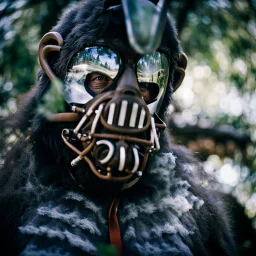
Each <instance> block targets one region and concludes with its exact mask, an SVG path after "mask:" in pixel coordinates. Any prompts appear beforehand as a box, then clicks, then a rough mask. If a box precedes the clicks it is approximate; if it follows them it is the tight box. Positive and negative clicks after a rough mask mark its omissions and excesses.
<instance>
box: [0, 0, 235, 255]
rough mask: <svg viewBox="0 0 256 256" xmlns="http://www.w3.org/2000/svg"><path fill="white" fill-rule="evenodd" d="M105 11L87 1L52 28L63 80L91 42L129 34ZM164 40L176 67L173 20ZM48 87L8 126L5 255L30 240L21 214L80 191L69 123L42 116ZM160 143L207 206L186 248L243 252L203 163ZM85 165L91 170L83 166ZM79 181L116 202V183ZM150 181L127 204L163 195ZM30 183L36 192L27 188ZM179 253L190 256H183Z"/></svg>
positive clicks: (1, 202)
mask: <svg viewBox="0 0 256 256" xmlns="http://www.w3.org/2000/svg"><path fill="white" fill-rule="evenodd" d="M102 12H103V6H102V1H98V0H97V1H96V0H93V1H86V3H84V4H81V6H78V7H76V8H73V9H72V10H70V11H68V12H67V13H66V14H65V15H64V16H63V18H62V19H61V20H60V22H59V23H58V25H57V26H56V27H55V28H53V31H57V32H59V33H60V34H61V35H62V37H63V39H64V46H63V48H62V50H61V53H60V54H55V55H53V56H52V59H51V64H52V67H53V69H54V72H55V73H56V74H57V75H58V76H59V77H60V78H62V79H63V78H64V75H65V73H66V70H67V65H68V63H69V61H70V60H71V58H72V57H73V55H74V54H75V53H76V52H77V51H79V50H80V49H82V48H83V47H84V45H85V44H92V43H93V42H94V41H95V40H96V39H98V38H100V37H116V36H118V37H120V35H119V32H120V31H124V26H123V24H121V25H120V24H111V17H110V16H111V15H109V14H105V13H102ZM113 26H115V27H113ZM110 28H111V29H110ZM113 31H117V34H115V33H112V32H113ZM120 33H121V32H120ZM123 37H125V34H124V35H123ZM163 42H165V43H166V45H168V47H169V48H168V52H169V57H170V60H171V63H172V65H173V67H175V65H176V62H177V60H178V57H179V54H180V46H179V44H178V41H177V35H176V31H175V29H174V28H173V25H172V23H171V22H170V21H169V23H168V26H167V27H166V31H165V33H164V38H163ZM49 85H50V82H49V79H48V77H47V76H46V75H45V74H44V72H43V71H40V72H39V75H38V84H37V86H36V88H34V89H33V90H32V91H31V92H30V93H29V94H28V95H27V96H26V99H25V101H24V102H25V103H23V105H22V106H21V107H20V108H19V110H18V113H17V114H16V115H15V116H14V117H13V118H12V119H10V120H9V121H8V123H7V124H8V125H9V126H11V127H12V128H13V129H14V130H16V129H19V130H21V132H22V135H21V136H20V138H19V139H18V141H17V143H16V144H15V145H14V146H13V147H12V149H11V150H10V152H9V153H8V154H7V156H6V159H5V164H4V166H3V167H2V169H1V175H0V190H1V191H0V220H1V228H0V232H1V234H0V241H1V248H2V251H3V250H4V249H6V250H7V251H9V253H8V255H16V254H19V253H20V252H21V251H22V250H23V249H24V248H25V246H26V243H27V240H26V239H23V238H21V237H20V235H18V234H19V232H18V227H19V226H20V225H21V218H22V216H26V218H27V219H29V217H31V216H33V214H34V212H35V210H36V209H37V207H38V206H39V205H40V204H41V203H42V202H47V200H49V198H51V197H52V195H55V194H56V193H57V192H56V191H58V190H64V191H79V188H78V187H77V186H76V184H75V183H74V182H73V180H72V179H71V178H70V175H69V173H68V171H69V168H71V167H69V166H70V160H72V159H73V158H74V154H73V153H72V152H71V151H70V150H69V149H68V148H67V147H66V146H65V145H64V143H63V141H62V140H61V138H60V131H61V129H62V127H63V126H62V125H56V124H54V125H53V124H49V123H47V122H46V121H45V120H44V119H43V118H42V117H40V116H38V115H37V114H36V113H35V108H36V106H37V104H38V103H39V102H40V99H41V98H42V96H43V94H44V93H45V91H47V90H48V88H49ZM171 92H172V89H171V86H169V87H168V89H167V92H166V95H165V98H164V101H163V105H162V109H161V113H162V115H163V113H164V112H165V110H166V107H167V106H168V105H169V103H170V98H171V97H170V96H171ZM167 141H168V143H167ZM161 145H162V149H161V152H162V153H165V152H170V151H171V152H172V153H173V155H174V156H176V167H175V176H176V177H179V178H181V179H182V180H185V181H187V182H188V183H189V184H190V185H191V187H190V188H189V191H190V193H192V194H194V195H195V196H196V197H198V198H201V199H202V200H203V201H204V205H203V206H202V207H201V208H199V209H196V208H193V209H191V210H190V211H189V214H184V215H182V216H180V219H181V222H182V223H183V224H184V226H186V227H187V228H188V229H189V227H190V226H194V227H195V230H194V234H193V235H189V236H187V237H186V238H183V243H184V244H185V245H186V246H187V247H188V248H189V249H190V250H191V252H192V253H193V254H194V255H232V256H233V255H236V253H235V246H234V243H233V238H232V235H231V233H230V227H229V220H228V218H227V217H226V216H228V214H227V212H226V211H225V209H224V206H223V204H222V202H221V201H220V198H218V196H217V195H216V194H214V192H212V191H209V190H207V189H206V188H205V187H204V186H202V185H201V181H202V180H203V179H205V177H204V175H203V171H202V170H201V167H200V164H199V163H198V162H197V161H196V160H195V159H194V158H193V157H192V155H191V154H190V153H189V152H188V151H187V150H186V149H184V148H181V147H177V146H175V145H173V144H172V142H171V141H170V138H169V135H167V133H166V134H165V135H164V136H162V143H161ZM186 163H187V164H190V165H191V166H194V167H195V168H194V169H193V171H188V170H187V169H185V168H184V164H186ZM80 168H81V167H80ZM83 168H86V167H85V166H82V169H83ZM78 172H79V170H78ZM80 176H85V179H86V180H87V181H88V180H89V182H88V183H86V186H87V188H88V195H90V198H91V199H93V200H94V201H95V202H99V203H100V202H101V201H102V198H104V200H105V201H106V202H108V201H109V200H110V199H111V196H112V194H111V192H109V193H108V195H107V196H105V193H102V190H103V189H107V190H108V191H111V190H110V188H111V189H112V188H113V186H112V185H111V186H110V187H109V185H108V184H105V183H104V182H99V181H98V180H97V179H96V178H95V177H94V175H93V174H92V173H91V172H86V173H85V174H84V173H82V172H81V173H80ZM148 177H149V176H147V172H145V177H143V178H142V181H141V182H140V183H139V184H137V185H136V186H135V187H133V188H132V189H131V190H129V191H127V192H125V193H124V195H123V198H124V202H126V201H129V202H133V201H136V200H137V198H138V197H141V198H143V196H144V195H145V196H147V191H151V190H150V189H152V187H153V188H154V189H155V190H161V184H158V183H157V181H153V180H152V181H150V180H149V179H148ZM147 182H149V183H147ZM150 182H152V183H150ZM154 182H156V183H155V184H154ZM30 185H31V186H32V187H33V189H29V188H28V186H30ZM99 188H100V189H99ZM116 189H118V187H114V188H113V193H114V192H115V190H116ZM154 189H153V190H152V191H154ZM92 192H93V193H92ZM170 193H173V192H172V191H170ZM23 219H24V217H23ZM22 221H23V220H22ZM145 221H147V220H146V219H145ZM121 229H122V225H121ZM121 231H122V230H121ZM159 241H160V238H159ZM99 242H104V241H99ZM173 243H175V241H174V240H173ZM45 246H47V244H46V245H45ZM127 246H128V245H125V247H127ZM170 246H172V242H170ZM128 250H129V249H128ZM75 255H78V254H75ZM173 255H186V254H182V252H180V254H179V253H176V254H173Z"/></svg>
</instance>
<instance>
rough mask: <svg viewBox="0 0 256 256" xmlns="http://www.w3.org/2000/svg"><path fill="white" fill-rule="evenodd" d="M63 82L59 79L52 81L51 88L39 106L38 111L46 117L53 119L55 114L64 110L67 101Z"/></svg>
mask: <svg viewBox="0 0 256 256" xmlns="http://www.w3.org/2000/svg"><path fill="white" fill-rule="evenodd" d="M63 91H64V89H63V84H62V82H61V81H60V80H59V79H54V80H52V81H51V87H50V90H48V91H47V92H46V93H45V94H44V96H43V99H42V102H41V104H39V105H38V107H37V113H38V114H41V115H42V116H44V117H45V118H46V119H51V117H52V115H53V114H56V113H61V112H64V110H65V101H64V96H63Z"/></svg>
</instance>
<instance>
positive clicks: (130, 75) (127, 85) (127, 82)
mask: <svg viewBox="0 0 256 256" xmlns="http://www.w3.org/2000/svg"><path fill="white" fill-rule="evenodd" d="M116 91H117V92H119V93H120V94H124V95H131V96H138V97H141V91H140V88H139V84H138V81H137V77H136V75H135V71H134V69H133V68H132V67H131V66H126V67H125V71H124V73H123V74H122V76H121V78H120V80H119V83H118V85H117V88H116Z"/></svg>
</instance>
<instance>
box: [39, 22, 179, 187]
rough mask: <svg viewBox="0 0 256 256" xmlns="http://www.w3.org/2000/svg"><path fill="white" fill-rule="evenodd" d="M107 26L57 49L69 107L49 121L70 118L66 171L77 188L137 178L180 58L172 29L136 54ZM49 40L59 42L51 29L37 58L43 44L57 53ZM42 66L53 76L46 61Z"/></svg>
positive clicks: (152, 146)
mask: <svg viewBox="0 0 256 256" xmlns="http://www.w3.org/2000/svg"><path fill="white" fill-rule="evenodd" d="M115 22H116V21H115ZM120 24H121V25H120V27H118V26H119V25H118V26H117V27H118V29H119V30H120V28H122V30H120V31H123V29H124V23H122V22H121V23H120ZM112 26H113V23H111V22H110V23H109V25H108V27H107V28H106V29H105V32H104V33H103V35H102V36H101V37H100V38H98V39H96V40H95V41H93V42H92V43H90V44H86V38H84V39H85V41H84V44H83V45H82V44H81V46H80V47H79V49H78V50H77V51H76V52H75V53H74V50H73V49H72V46H73V44H72V43H70V42H68V41H67V42H66V43H68V47H69V49H70V51H72V52H73V53H72V56H70V55H69V54H68V51H67V49H68V47H67V46H65V45H64V46H65V47H64V48H63V49H64V51H63V52H61V54H62V55H63V56H66V58H68V59H69V62H68V65H67V69H66V73H65V75H64V76H63V77H64V97H65V100H66V102H67V103H68V104H69V105H70V106H71V108H72V111H73V112H75V113H74V114H73V115H72V113H61V115H60V116H61V118H58V117H59V116H58V115H56V116H54V117H53V120H55V121H61V122H63V121H64V122H68V123H70V122H72V128H70V125H67V126H66V127H67V128H64V129H63V130H62V132H61V137H62V139H63V141H64V143H65V144H66V145H67V146H68V147H69V148H70V149H71V150H72V151H73V152H75V154H77V157H75V158H73V160H72V161H71V160H70V159H68V158H66V159H68V161H70V162H71V165H72V166H73V167H74V168H73V171H71V172H72V177H73V178H74V179H75V180H76V181H78V183H79V184H80V185H81V186H83V187H88V186H90V184H95V183H97V182H98V181H99V180H101V181H103V183H104V182H109V181H110V182H112V183H113V182H114V183H115V184H116V183H119V184H120V183H122V184H124V183H131V182H132V183H133V182H134V181H136V180H138V178H139V177H141V176H142V174H143V171H144V169H145V167H146V164H147V161H148V158H149V156H150V155H151V154H152V153H153V152H155V151H158V150H159V149H160V143H159V136H160V132H161V131H162V130H163V129H164V128H165V124H164V123H163V121H161V119H160V118H159V117H158V116H157V114H158V112H159V109H160V107H161V104H162V100H163V98H164V96H165V91H166V89H167V88H168V87H169V88H168V90H169V92H170V85H171V82H170V81H171V80H172V73H173V71H174V69H175V66H176V60H177V57H178V56H179V44H178V41H177V39H176V37H175V35H173V34H171V36H167V37H165V38H164V40H162V43H161V44H160V46H159V48H158V49H157V50H156V51H155V52H152V53H150V54H147V55H140V54H138V53H137V52H136V51H134V50H133V49H132V48H131V47H130V44H129V43H128V40H127V35H126V34H125V33H121V32H120V33H119V32H118V31H117V29H115V30H113V28H112ZM114 26H116V25H114ZM117 27H116V28H117ZM113 31H117V32H115V33H113ZM54 39H55V41H57V43H58V45H61V44H62V42H63V41H62V38H61V35H60V34H58V33H57V32H54V33H50V35H46V36H45V37H44V38H43V39H42V40H41V43H40V45H41V46H40V47H41V48H40V49H41V50H39V55H40V60H41V63H43V64H44V61H45V60H44V55H43V53H44V47H45V46H46V45H47V51H46V53H47V55H46V57H47V56H48V49H49V48H52V49H54V51H56V44H52V42H53V40H54ZM79 40H80V41H82V40H81V37H79ZM49 43H50V44H52V45H49ZM172 53H173V55H172ZM61 57H62V56H61ZM59 63H60V62H59ZM42 67H43V69H44V71H45V72H46V74H47V75H48V77H49V78H51V77H52V73H51V72H49V69H48V67H49V66H47V65H42ZM70 162H69V163H70ZM92 173H93V175H91V174H92ZM92 180H95V182H92Z"/></svg>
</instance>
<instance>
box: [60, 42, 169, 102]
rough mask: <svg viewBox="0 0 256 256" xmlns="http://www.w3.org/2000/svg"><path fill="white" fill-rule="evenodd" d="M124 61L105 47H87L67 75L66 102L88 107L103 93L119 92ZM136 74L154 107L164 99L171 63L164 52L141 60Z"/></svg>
mask: <svg viewBox="0 0 256 256" xmlns="http://www.w3.org/2000/svg"><path fill="white" fill-rule="evenodd" d="M122 61H123V59H122V58H121V57H120V56H119V55H118V54H117V53H116V52H114V51H113V50H112V49H110V48H107V47H104V46H93V47H86V48H85V49H84V50H82V51H80V52H78V53H77V54H76V55H75V56H74V57H73V59H72V61H71V63H70V65H69V69H68V72H67V74H66V77H65V80H64V84H65V91H64V94H65V100H66V101H67V102H68V103H78V104H85V103H87V102H88V101H89V100H91V99H92V98H93V97H94V96H96V95H97V94H99V93H102V92H106V91H109V90H115V88H116V82H117V80H118V78H119V77H120V75H121V74H122V63H123V62H122ZM136 75H137V79H138V84H139V87H140V90H141V94H142V97H143V99H144V100H145V102H146V103H147V104H148V105H150V104H151V103H154V102H156V101H159V100H160V98H161V97H162V96H163V94H164V92H165V89H166V86H167V83H168V76H169V61H168V59H167V57H166V55H165V54H164V53H161V52H158V51H157V52H154V53H152V54H148V55H145V56H142V57H141V58H139V59H138V60H137V62H136Z"/></svg>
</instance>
